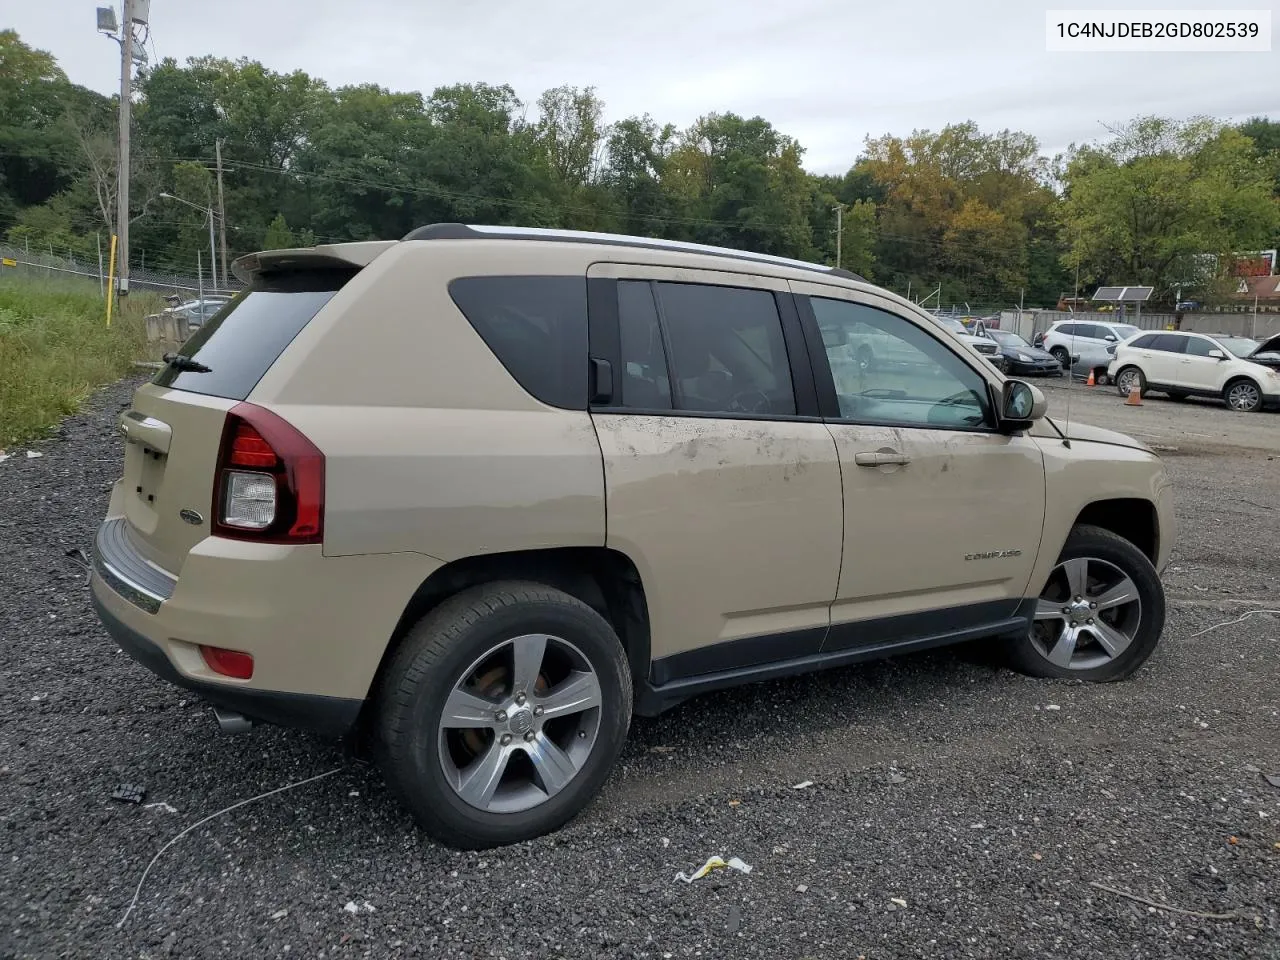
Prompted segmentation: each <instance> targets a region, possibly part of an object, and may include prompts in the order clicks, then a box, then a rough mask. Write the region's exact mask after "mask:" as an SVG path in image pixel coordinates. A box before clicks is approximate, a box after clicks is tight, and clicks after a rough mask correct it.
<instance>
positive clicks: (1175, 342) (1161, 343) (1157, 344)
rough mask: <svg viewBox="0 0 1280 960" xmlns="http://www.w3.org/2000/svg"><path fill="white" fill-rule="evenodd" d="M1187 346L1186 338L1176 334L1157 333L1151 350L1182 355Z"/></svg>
mask: <svg viewBox="0 0 1280 960" xmlns="http://www.w3.org/2000/svg"><path fill="white" fill-rule="evenodd" d="M1186 344H1187V338H1186V337H1180V336H1178V335H1177V334H1174V333H1157V334H1156V336H1155V339H1154V340H1153V341H1152V343H1151V349H1152V350H1163V351H1165V352H1166V353H1182V351H1183V350H1184V349H1185V348H1186Z"/></svg>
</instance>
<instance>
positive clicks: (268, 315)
mask: <svg viewBox="0 0 1280 960" xmlns="http://www.w3.org/2000/svg"><path fill="white" fill-rule="evenodd" d="M356 272H357V271H356V270H355V269H351V270H313V271H299V272H294V273H286V274H274V275H267V276H259V277H257V278H256V279H255V280H254V282H253V285H252V286H250V287H249V289H248V290H247V291H245V292H244V293H242V294H240V295H239V296H237V297H236V298H235V299H234V300H232V301H231V302H230V303H228V304H227V305H226V306H224V307H222V308H221V309H220V310H218V311H217V312H216V313H215V314H213V316H211V317H210V318H209V319H208V320H206V321H204V322H203V323H202V324H201V325H200V327H199V329H197V330H196V332H195V333H193V334H192V335H191V336H190V338H188V340H187V342H186V343H184V344H183V345H182V349H181V350H180V351H179V353H180V354H181V355H182V356H184V357H190V358H191V359H192V360H195V361H197V362H199V363H201V364H203V365H204V366H206V367H208V368H209V369H208V371H207V372H198V371H195V370H179V369H178V368H177V367H174V366H166V367H165V368H164V369H162V370H161V371H160V372H159V373H157V374H156V376H155V379H154V380H153V381H152V382H153V383H155V384H157V385H158V386H161V387H172V388H174V389H176V390H186V391H187V392H189V393H202V394H205V395H207V396H211V397H226V398H227V399H229V400H243V399H244V398H245V397H247V396H249V394H250V393H252V392H253V388H254V387H255V386H257V384H258V381H259V380H261V379H262V377H263V374H265V373H266V372H267V371H268V370H269V369H271V365H272V364H273V363H275V362H276V360H277V359H278V358H279V356H280V354H281V353H283V352H284V348H285V347H287V346H288V345H289V344H290V343H291V342H292V341H293V338H294V337H296V336H297V335H298V334H299V333H300V332H301V331H302V328H303V327H305V326H306V325H307V324H308V323H310V322H311V319H312V317H314V316H315V315H316V314H317V313H319V312H320V308H321V307H323V306H324V305H325V304H326V303H328V302H329V301H330V300H331V299H332V298H333V295H334V294H335V293H337V292H338V291H339V290H340V289H342V287H343V285H344V284H346V282H347V281H348V280H350V279H351V278H352V277H353V276H355V274H356Z"/></svg>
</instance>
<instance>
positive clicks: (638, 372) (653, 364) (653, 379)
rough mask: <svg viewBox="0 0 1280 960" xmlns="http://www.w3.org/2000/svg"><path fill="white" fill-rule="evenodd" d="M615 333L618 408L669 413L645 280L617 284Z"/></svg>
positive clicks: (662, 351)
mask: <svg viewBox="0 0 1280 960" xmlns="http://www.w3.org/2000/svg"><path fill="white" fill-rule="evenodd" d="M618 332H619V336H620V338H621V341H622V344H621V346H622V400H621V405H622V406H624V407H631V408H633V409H637V410H670V409H671V382H670V380H669V379H668V376H669V374H668V371H667V351H666V348H665V347H664V346H663V344H662V330H661V329H660V328H659V326H658V309H657V307H656V306H655V305H654V302H653V291H652V289H651V288H650V283H649V281H647V280H619V281H618Z"/></svg>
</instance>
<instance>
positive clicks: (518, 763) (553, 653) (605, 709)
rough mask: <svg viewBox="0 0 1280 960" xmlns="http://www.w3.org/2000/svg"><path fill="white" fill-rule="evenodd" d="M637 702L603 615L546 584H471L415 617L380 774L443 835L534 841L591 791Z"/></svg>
mask: <svg viewBox="0 0 1280 960" xmlns="http://www.w3.org/2000/svg"><path fill="white" fill-rule="evenodd" d="M631 706H632V688H631V673H630V669H629V667H628V665H627V659H626V655H625V653H624V651H623V649H622V645H621V643H619V641H618V638H617V636H616V635H615V634H614V632H613V629H612V628H611V627H610V626H609V624H608V623H607V622H606V621H605V620H604V618H602V617H601V616H600V615H599V614H598V613H596V612H595V611H594V610H592V609H591V608H590V607H588V606H587V605H586V604H584V603H582V602H581V601H579V600H577V599H575V598H574V597H571V596H569V595H568V594H566V593H562V592H561V591H559V590H554V589H551V588H550V587H545V586H542V585H539V584H534V583H525V582H507V583H494V584H488V585H484V586H480V587H475V588H472V589H470V590H467V591H464V592H463V593H461V594H459V595H458V596H456V597H453V598H452V599H450V600H448V601H446V602H445V603H444V604H442V605H441V606H440V607H439V608H437V609H436V610H434V611H433V612H432V613H430V614H428V615H427V616H426V617H424V618H423V619H422V620H421V621H419V623H418V624H417V625H416V626H414V628H413V629H412V630H411V631H410V633H409V635H408V636H407V637H406V638H405V640H404V643H403V645H402V646H401V648H400V649H399V650H398V651H397V653H396V655H395V659H394V661H393V662H392V664H391V666H390V667H389V668H388V670H387V673H386V678H385V680H384V682H383V685H382V691H381V703H380V716H379V720H378V733H379V737H378V739H379V747H380V750H379V753H380V761H381V766H382V769H383V775H384V776H385V777H386V779H387V782H388V784H389V785H390V786H391V788H392V789H393V791H394V792H395V793H396V794H397V795H398V796H399V797H400V799H401V800H402V802H403V803H404V804H405V806H406V807H408V809H409V810H410V812H411V813H412V814H413V816H414V818H415V819H416V820H417V821H418V823H419V825H421V826H422V828H423V829H424V830H425V831H426V832H427V833H429V834H431V835H432V836H433V837H435V838H436V839H437V840H440V841H441V842H443V843H445V844H448V845H450V846H454V847H462V848H466V849H483V848H486V847H493V846H500V845H503V844H509V843H517V842H519V841H522V840H528V839H531V838H533V837H537V836H541V835H543V834H546V833H550V832H551V831H553V830H556V829H558V828H559V827H560V826H562V825H563V824H565V823H566V822H568V821H569V820H570V819H572V818H573V817H574V816H576V815H577V814H578V813H579V812H580V811H581V810H582V809H583V808H584V807H585V806H586V805H587V804H588V803H589V802H590V801H591V799H592V798H593V797H594V796H595V795H596V793H597V792H598V791H599V789H600V787H601V786H602V785H603V783H604V781H605V779H606V778H607V777H608V775H609V771H610V770H611V769H612V767H613V764H614V761H615V760H616V759H617V756H618V753H619V752H620V751H621V749H622V745H623V742H624V741H625V739H626V733H627V727H628V725H629V724H630V721H631Z"/></svg>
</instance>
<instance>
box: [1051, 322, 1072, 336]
mask: <svg viewBox="0 0 1280 960" xmlns="http://www.w3.org/2000/svg"><path fill="white" fill-rule="evenodd" d="M1054 333H1056V334H1058V335H1059V336H1063V337H1074V336H1075V335H1076V325H1075V324H1074V323H1064V324H1063V325H1062V326H1060V327H1058V328H1057V329H1056V330H1054Z"/></svg>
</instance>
